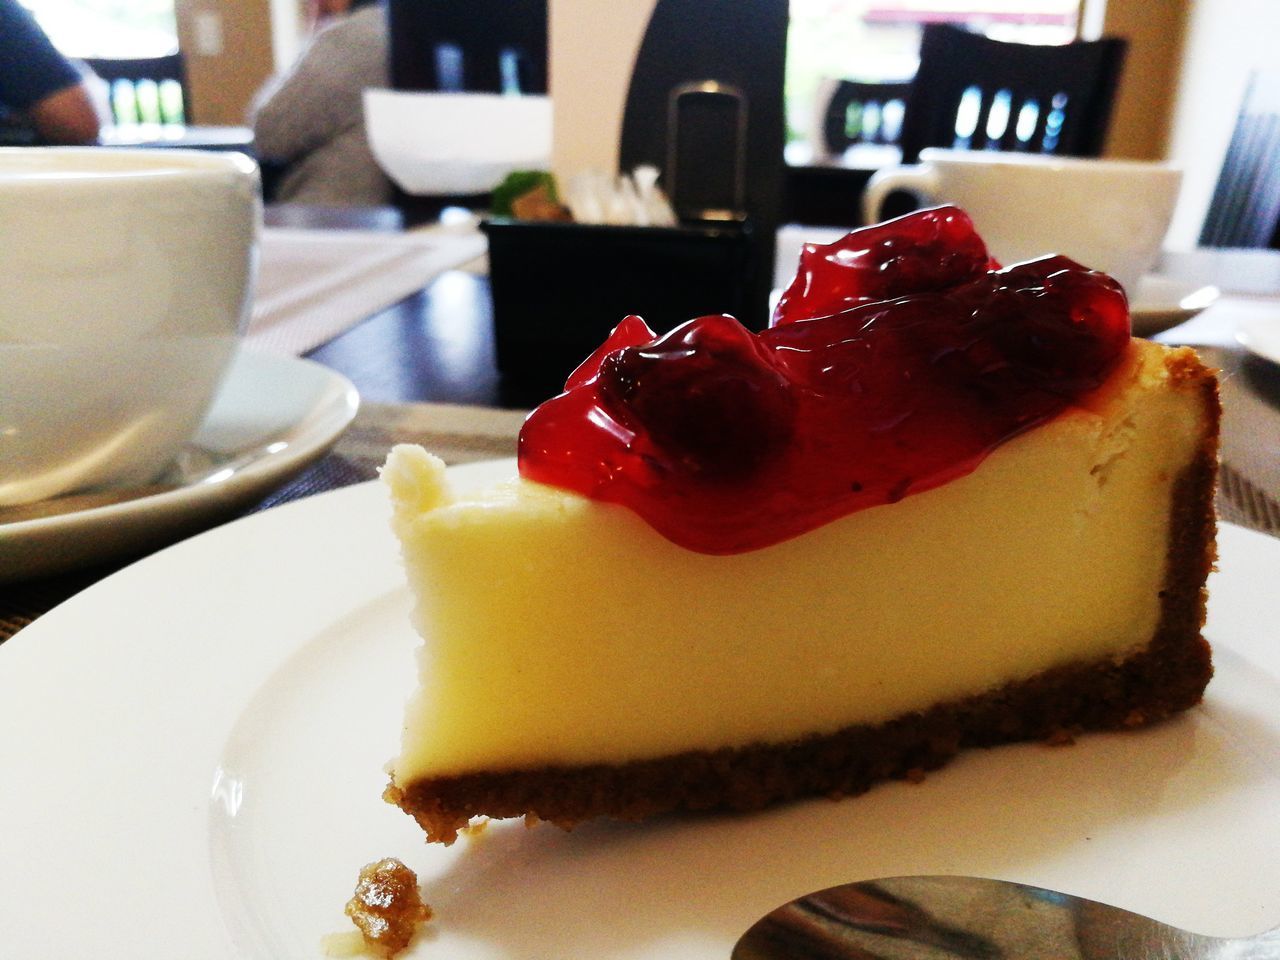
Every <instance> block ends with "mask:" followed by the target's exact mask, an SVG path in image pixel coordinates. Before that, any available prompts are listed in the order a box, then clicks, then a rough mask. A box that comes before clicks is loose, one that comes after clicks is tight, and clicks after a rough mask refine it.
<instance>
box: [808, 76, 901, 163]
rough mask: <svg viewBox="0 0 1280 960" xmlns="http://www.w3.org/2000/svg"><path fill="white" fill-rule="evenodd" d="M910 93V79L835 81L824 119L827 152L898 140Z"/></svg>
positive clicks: (837, 153)
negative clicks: (880, 81) (869, 81)
mask: <svg viewBox="0 0 1280 960" xmlns="http://www.w3.org/2000/svg"><path fill="white" fill-rule="evenodd" d="M910 96H911V83H910V81H907V82H903V83H859V82H856V81H853V80H836V81H834V83H832V84H831V88H830V96H829V97H828V98H827V100H826V105H825V107H824V108H823V113H822V121H821V131H822V146H823V148H824V149H825V151H826V153H827V154H828V155H831V156H837V157H838V156H840V155H841V154H842V153H844V152H845V151H846V150H848V149H849V148H850V147H852V146H854V145H856V144H863V143H866V144H896V143H898V141H899V139H900V138H901V136H902V122H903V119H904V118H905V116H906V106H907V101H908V99H909V98H910Z"/></svg>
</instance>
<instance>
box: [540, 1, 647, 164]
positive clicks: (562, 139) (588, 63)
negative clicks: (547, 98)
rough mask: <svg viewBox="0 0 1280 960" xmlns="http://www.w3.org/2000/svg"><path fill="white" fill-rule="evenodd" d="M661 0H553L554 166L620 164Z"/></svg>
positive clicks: (549, 55) (551, 42) (551, 53)
mask: <svg viewBox="0 0 1280 960" xmlns="http://www.w3.org/2000/svg"><path fill="white" fill-rule="evenodd" d="M655 6H657V0H628V2H625V3H616V2H611V0H550V24H549V27H550V29H549V36H548V43H549V46H550V51H549V54H548V58H549V60H550V74H551V80H550V86H551V109H552V113H553V121H552V122H553V123H554V131H553V144H552V163H551V166H552V169H553V170H554V171H555V173H556V175H557V177H559V178H560V180H561V182H562V183H563V182H564V181H565V180H566V179H567V178H568V177H570V176H572V175H573V174H575V173H579V172H581V171H583V170H587V169H592V168H595V169H600V170H605V171H609V172H612V171H615V170H617V169H618V145H619V141H620V138H621V136H622V111H623V107H624V106H625V104H626V99H627V88H628V86H629V85H630V83H631V72H632V70H633V69H634V68H635V63H636V54H637V53H638V52H639V50H640V41H641V40H642V39H643V37H644V31H645V28H646V27H647V26H648V25H649V17H650V16H651V15H652V13H653V8H654V7H655Z"/></svg>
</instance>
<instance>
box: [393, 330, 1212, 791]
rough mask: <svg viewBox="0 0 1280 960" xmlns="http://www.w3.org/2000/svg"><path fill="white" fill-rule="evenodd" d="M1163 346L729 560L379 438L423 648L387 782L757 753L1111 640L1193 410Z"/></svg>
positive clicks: (1153, 616) (987, 683) (1074, 657)
mask: <svg viewBox="0 0 1280 960" xmlns="http://www.w3.org/2000/svg"><path fill="white" fill-rule="evenodd" d="M1165 356H1166V351H1165V350H1164V348H1161V347H1158V346H1155V345H1152V344H1148V343H1145V342H1143V341H1134V343H1133V346H1132V347H1131V348H1130V357H1129V358H1128V359H1127V361H1126V363H1125V365H1124V366H1123V367H1122V368H1121V369H1119V370H1118V371H1117V372H1116V374H1115V375H1114V376H1113V377H1112V378H1111V380H1110V381H1109V382H1108V383H1107V384H1106V385H1105V386H1104V387H1103V388H1102V389H1101V390H1099V391H1097V392H1096V393H1095V394H1094V395H1092V396H1090V397H1089V398H1087V400H1086V402H1085V403H1084V404H1083V405H1082V406H1081V407H1075V408H1071V409H1070V410H1068V411H1067V412H1065V413H1063V414H1062V415H1060V416H1058V417H1057V418H1055V419H1054V420H1052V421H1051V422H1049V423H1047V424H1045V425H1044V426H1042V427H1039V428H1037V429H1035V430H1032V431H1030V432H1028V433H1026V434H1024V435H1022V436H1020V437H1018V438H1016V439H1014V440H1012V441H1010V442H1008V443H1006V444H1005V445H1003V446H1001V447H1000V448H998V449H997V450H995V451H994V452H993V453H992V454H991V455H990V456H989V457H988V458H987V459H986V461H984V462H983V464H982V465H981V466H980V467H979V468H978V469H977V470H976V471H974V472H973V473H971V474H969V475H967V476H964V477H961V478H959V479H957V480H954V481H952V482H950V483H948V484H946V485H944V486H942V487H938V488H936V489H933V490H930V491H928V492H925V493H921V494H917V495H914V496H910V497H907V498H906V499H904V500H902V501H900V502H898V503H895V504H892V505H888V506H883V507H873V508H871V509H867V510H863V511H860V512H858V513H854V514H851V515H849V516H847V517H844V518H842V519H840V520H837V521H835V522H833V523H830V524H828V525H826V526H824V527H821V528H819V529H816V530H813V531H811V532H809V533H806V534H803V535H801V536H798V537H795V538H793V539H791V540H787V541H784V542H782V543H779V544H776V545H774V546H771V547H768V548H765V549H761V550H756V551H751V552H747V553H740V554H734V555H729V556H708V555H705V554H700V553H695V552H691V551H688V550H685V549H683V548H681V547H678V546H676V545H674V544H672V543H671V542H670V541H668V540H666V539H664V538H663V537H662V536H660V535H659V534H657V533H656V532H654V530H653V529H652V528H650V527H649V526H648V525H647V524H645V523H644V522H643V521H642V520H640V519H639V518H638V517H637V516H635V515H634V514H633V513H631V512H630V511H629V510H627V509H626V508H623V507H620V506H616V505H611V504H607V503H600V502H596V501H591V500H587V499H585V498H582V497H580V496H577V495H575V494H571V493H566V492H563V491H561V490H557V489H553V488H550V487H546V486H542V485H539V484H536V483H532V482H529V481H522V480H513V481H511V482H509V483H506V484H503V485H500V486H498V487H496V488H494V489H492V490H489V491H486V492H484V493H481V494H476V495H468V496H466V497H460V498H455V497H454V496H453V494H452V493H451V492H450V491H449V489H448V483H447V479H446V477H445V473H444V466H443V464H442V463H441V462H440V461H439V460H437V459H435V458H433V457H431V456H429V455H428V454H426V453H425V452H424V451H422V450H421V449H419V448H412V447H399V448H397V449H396V450H395V451H394V452H393V454H392V456H391V458H390V459H389V461H388V465H387V468H386V470H385V471H384V474H383V475H384V478H385V479H386V481H387V482H388V483H389V484H390V486H391V490H392V494H393V499H394V502H395V524H396V532H397V533H398V535H399V536H400V538H401V541H402V545H403V550H404V556H405V561H406V564H407V567H408V573H409V577H410V580H411V582H412V583H414V584H415V585H416V586H417V590H418V597H417V607H416V610H415V614H414V617H415V623H416V625H417V626H418V628H419V630H420V631H421V632H422V633H423V635H424V636H425V637H426V638H427V642H426V644H425V645H424V647H423V650H422V652H421V654H420V671H421V687H420V689H419V691H418V692H417V693H416V694H415V696H414V697H413V699H412V701H411V702H410V704H409V706H408V710H407V714H406V720H405V730H404V736H403V741H402V749H401V754H400V756H399V758H398V759H397V760H396V761H395V762H394V779H395V782H396V783H397V784H399V785H402V786H405V785H407V784H409V783H412V782H413V781H415V780H417V779H420V778H424V777H438V776H452V775H460V774H466V773H470V772H474V771H480V770H487V771H495V770H504V769H506V770H517V769H530V768H536V767H540V766H544V765H550V764H557V765H575V764H589V763H592V764H593V763H624V762H627V761H632V760H642V759H647V758H656V757H661V756H665V755H669V754H675V753H681V752H685V751H691V750H700V749H717V748H721V747H726V746H727V747H738V746H744V747H745V746H749V745H752V744H758V743H782V742H787V741H789V740H793V739H797V738H802V737H808V736H812V735H815V734H822V733H830V732H835V731H837V730H839V729H842V728H844V727H847V726H850V725H855V724H875V723H879V722H882V721H885V720H888V719H890V718H892V717H895V716H898V715H900V714H903V713H907V712H911V711H915V710H919V709H923V708H925V707H927V706H929V705H932V704H935V703H940V702H949V701H954V700H957V699H960V698H963V697H966V696H971V695H975V694H980V693H983V692H985V691H988V690H991V689H993V688H996V687H999V686H1002V685H1003V684H1005V683H1007V682H1011V681H1017V680H1021V679H1026V678H1029V677H1032V676H1034V675H1036V674H1038V673H1040V672H1042V671H1044V670H1047V669H1050V668H1052V667H1055V666H1061V665H1066V664H1071V663H1077V662H1086V661H1093V660H1098V659H1107V658H1114V659H1121V658H1123V657H1125V656H1127V655H1129V654H1131V653H1133V652H1135V651H1136V650H1138V649H1139V648H1141V647H1143V646H1144V645H1145V644H1146V643H1147V642H1148V641H1149V639H1150V638H1151V636H1152V634H1153V632H1154V631H1155V627H1156V622H1157V618H1158V616H1159V605H1160V598H1159V593H1160V590H1161V587H1162V584H1163V582H1164V577H1165V556H1166V549H1167V541H1168V524H1169V520H1168V517H1169V513H1170V497H1171V493H1170V491H1171V488H1172V485H1173V482H1174V480H1175V479H1176V475H1177V473H1178V472H1179V471H1180V470H1181V469H1183V468H1184V467H1185V466H1186V464H1188V463H1189V462H1190V461H1191V460H1192V459H1193V458H1194V456H1195V452H1196V450H1197V446H1198V444H1199V443H1200V426H1201V424H1202V422H1203V419H1202V407H1201V403H1202V401H1201V400H1200V398H1199V397H1198V395H1197V394H1196V393H1195V392H1194V391H1193V390H1190V389H1178V385H1177V384H1174V385H1173V388H1172V389H1171V388H1170V387H1171V385H1170V384H1169V383H1168V382H1167V381H1168V379H1169V375H1168V373H1167V372H1166V367H1165V363H1164V361H1165ZM997 518H998V519H997ZM637 635H640V636H642V638H643V641H644V642H643V645H642V646H641V645H637V644H636V643H635V640H634V638H636V637H637Z"/></svg>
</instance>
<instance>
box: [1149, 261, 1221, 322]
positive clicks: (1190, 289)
mask: <svg viewBox="0 0 1280 960" xmlns="http://www.w3.org/2000/svg"><path fill="white" fill-rule="evenodd" d="M1217 299H1218V288H1217V287H1207V286H1203V285H1202V284H1197V283H1188V282H1186V281H1185V280H1178V279H1177V278H1175V277H1165V276H1160V275H1159V274H1154V273H1149V274H1147V275H1146V276H1145V277H1143V278H1142V279H1141V280H1139V281H1138V289H1137V291H1136V292H1135V293H1134V295H1133V297H1132V298H1130V301H1129V320H1130V323H1131V324H1132V325H1133V335H1134V336H1135V337H1152V336H1155V335H1156V334H1157V333H1163V332H1164V331H1165V330H1169V329H1171V328H1173V327H1176V326H1177V325H1178V324H1180V323H1186V322H1187V321H1188V320H1190V319H1191V318H1192V317H1194V316H1195V315H1196V314H1198V313H1200V312H1201V311H1203V310H1204V309H1205V308H1206V307H1208V306H1209V305H1210V304H1212V303H1213V302H1214V301H1215V300H1217Z"/></svg>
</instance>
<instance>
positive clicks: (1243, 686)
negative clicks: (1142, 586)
mask: <svg viewBox="0 0 1280 960" xmlns="http://www.w3.org/2000/svg"><path fill="white" fill-rule="evenodd" d="M509 469H510V464H509V462H507V463H506V464H503V465H499V466H498V467H496V468H495V467H494V466H493V465H491V464H483V465H477V466H472V467H466V468H459V469H457V470H455V471H454V475H455V479H457V480H458V481H459V482H460V483H463V484H467V483H473V482H481V481H485V480H487V479H490V478H492V477H493V476H494V475H495V470H497V471H498V472H501V473H506V472H508V471H509ZM388 515H389V510H388V508H387V506H386V504H385V500H384V495H383V492H382V491H381V489H379V487H378V485H377V484H366V485H361V486H357V487H350V488H347V489H344V490H340V491H337V492H334V493H330V494H325V495H322V496H317V497H312V498H308V499H306V500H302V501H297V502H295V503H291V504H287V505H285V506H282V507H279V508H276V509H273V510H268V511H265V512H263V513H260V514H255V515H253V516H251V517H249V518H246V519H242V520H239V521H236V522H234V523H231V524H228V525H226V526H223V527H220V528H217V529H215V530H212V531H209V532H207V533H204V534H201V535H200V536H197V537H193V538H191V539H189V540H186V541H184V542H182V543H180V544H177V545H175V546H174V547H171V548H169V549H167V550H164V551H162V552H160V553H158V554H155V555H152V556H150V557H148V558H146V559H144V560H142V561H140V562H139V563H137V564H135V565H134V566H132V567H129V568H127V569H125V570H123V571H121V572H120V573H118V574H116V575H115V576H113V577H111V578H109V579H107V580H104V581H102V582H101V583H99V584H98V585H96V586H94V587H92V588H90V589H89V590H87V591H85V592H84V593H82V594H80V595H79V596H77V597H74V598H72V599H71V600H69V601H68V602H67V603H65V604H63V605H62V606H61V607H59V608H57V609H55V610H54V611H52V612H50V613H49V614H47V615H46V616H44V617H43V618H41V619H40V620H37V621H36V622H35V623H34V624H32V625H31V626H29V627H27V628H26V629H25V630H23V631H21V632H19V633H18V634H17V636H15V637H14V638H13V639H12V640H10V641H9V642H8V643H6V644H4V645H3V646H0V771H3V777H4V784H5V786H4V789H0V824H4V834H3V836H4V841H3V849H4V856H3V859H0V864H3V866H2V867H0V930H3V931H4V944H5V953H6V955H11V956H14V957H34V956H40V957H67V958H78V960H83V958H98V957H122V958H123V957H128V958H130V960H153V958H154V960H161V958H163V960H169V958H171V957H175V956H181V957H183V958H184V960H206V958H207V960H213V958H217V960H228V958H255V960H256V958H261V960H282V958H312V957H319V956H320V955H321V948H320V940H321V937H322V936H323V935H324V934H326V933H330V932H334V931H340V930H343V929H344V928H346V929H349V924H348V923H347V921H346V919H345V918H344V917H343V916H342V906H343V904H344V903H345V902H346V900H347V898H348V897H349V896H350V894H351V890H352V888H353V886H354V884H355V877H356V872H357V870H358V868H359V867H360V866H361V865H362V864H364V863H366V862H368V861H370V860H373V859H375V858H378V857H382V856H399V857H401V858H402V859H404V860H405V861H406V862H407V863H408V864H409V865H410V866H411V867H413V868H414V869H415V870H417V871H418V873H419V876H420V878H421V880H422V881H423V883H424V885H425V889H426V893H427V897H428V899H429V900H430V902H431V903H432V904H433V905H434V906H435V907H436V909H437V920H436V921H435V922H434V923H433V924H432V925H431V926H430V927H429V928H428V931H429V932H428V933H427V934H426V935H424V936H423V937H422V938H421V940H420V941H419V942H418V943H417V944H416V945H415V947H414V949H413V950H412V951H411V953H410V955H411V956H413V957H418V958H436V957H438V958H448V960H478V958H484V960H495V958H508V957H509V958H566V957H574V958H588V957H590V958H624V957H625V958H633V960H640V958H644V960H659V958H661V960H725V958H727V957H728V953H729V946H730V944H731V943H732V942H733V941H734V940H735V939H736V937H737V936H738V935H739V934H740V933H741V932H742V931H743V930H745V929H746V928H747V927H748V926H749V925H750V924H751V923H752V922H753V921H754V920H756V919H757V918H758V917H759V916H760V915H762V914H763V913H765V912H766V911H767V910H769V909H771V908H772V907H774V906H776V905H778V904H780V903H782V902H783V901H785V900H788V899H790V898H792V897H794V896H797V895H799V894H802V893H805V892H807V891H809V890H814V889H818V888H820V887H825V886H828V885H831V884H834V883H839V882H843V881H849V880H857V879H865V878H868V877H875V876H885V875H895V874H904V873H949V872H954V873H967V874H981V875H987V876H995V877H1004V878H1008V879H1013V880H1022V881H1029V882H1032V883H1038V884H1044V885H1047V886H1050V887H1056V888H1059V889H1062V890H1066V891H1069V892H1073V893H1078V894H1085V895H1089V896H1093V897H1097V898H1100V899H1102V900H1106V901H1110V902H1112V903H1116V904H1120V905H1122V906H1125V907H1129V908H1131V909H1136V910H1140V911H1144V912H1146V913H1149V914H1151V915H1154V916H1156V917H1158V918H1160V919H1163V920H1167V921H1172V922H1175V923H1180V924H1183V925H1186V926H1189V927H1192V928H1199V929H1201V930H1203V931H1205V932H1208V933H1242V932H1246V931H1252V930H1260V929H1262V928H1264V927H1266V926H1268V925H1270V924H1274V923H1276V922H1280V903H1278V902H1277V901H1276V897H1275V891H1276V889H1277V885H1278V884H1280V827H1277V825H1276V816H1275V811H1276V809H1277V807H1278V805H1280V763H1278V762H1277V760H1278V759H1280V643H1277V640H1278V639H1280V638H1278V637H1277V626H1276V624H1277V623H1280V596H1277V592H1276V591H1275V590H1274V571H1275V570H1276V568H1277V565H1278V564H1280V541H1277V540H1274V539H1271V538H1269V537H1265V536H1263V535H1261V534H1256V533H1251V532H1248V531H1244V530H1241V529H1239V528H1236V527H1231V526H1226V527H1225V528H1224V529H1223V530H1222V536H1221V541H1222V542H1221V554H1222V558H1221V562H1220V567H1221V569H1220V571H1219V572H1218V573H1216V574H1215V575H1214V576H1213V580H1212V584H1211V587H1212V591H1213V593H1212V601H1211V614H1210V623H1209V627H1208V634H1209V636H1210V638H1211V640H1213V641H1214V643H1215V644H1216V647H1217V654H1216V657H1217V666H1218V673H1217V676H1216V677H1215V679H1214V681H1213V683H1212V685H1211V686H1210V690H1209V694H1208V696H1207V699H1206V701H1205V703H1204V704H1203V705H1202V706H1201V707H1199V708H1197V709H1195V710H1194V711H1192V712H1190V713H1189V714H1187V715H1185V716H1183V717H1181V718H1179V719H1177V720H1175V721H1172V722H1169V723H1166V724H1163V725H1161V726H1159V727H1157V728H1154V729H1149V730H1144V731H1138V732H1132V733H1125V734H1110V735H1093V736H1089V737H1084V738H1082V739H1081V740H1080V741H1079V742H1078V743H1077V744H1075V745H1074V746H1072V747H1066V748H1050V747H1045V746H1042V745H1023V746H1016V747H1006V748H1001V749H997V750H988V751H976V752H972V753H969V754H966V755H965V756H963V757H962V758H960V759H959V760H958V761H957V762H955V763H954V764H953V765H951V766H949V767H947V768H946V769H944V770H942V771H939V772H937V773H935V774H932V775H930V776H929V777H928V778H927V779H926V780H925V781H924V782H923V783H921V784H918V785H911V784H906V783H890V784H885V785H882V786H880V787H878V788H876V789H874V790H873V791H871V792H870V793H868V794H867V795H865V796H862V797H858V798H852V799H848V800H844V801H840V802H831V801H827V800H818V801H813V802H807V803H800V804H795V805H792V806H789V807H783V808H779V809H774V810H770V811H767V812H764V813H760V814H756V815H751V816H739V817H730V816H724V817H698V818H668V819H664V820H660V821H657V822H653V823H649V824H644V825H617V824H608V823H596V824H588V825H585V826H582V827H580V828H578V829H577V830H575V831H574V832H572V833H568V834H566V833H563V832H561V831H560V830H558V829H557V828H555V827H551V826H548V825H541V826H539V827H537V828H535V829H532V830H526V829H525V828H524V827H523V825H521V824H519V823H503V824H495V825H493V826H491V827H490V828H489V829H488V830H487V831H485V832H484V833H482V834H480V835H479V836H478V837H476V838H475V839H472V840H468V839H465V838H464V839H463V840H460V841H459V842H458V843H457V844H456V845H455V846H453V847H451V848H447V849H445V848H434V847H428V846H427V845H425V844H424V843H423V841H422V837H421V834H420V833H419V831H418V829H417V828H416V826H415V825H414V824H413V822H412V821H411V820H410V819H409V818H408V817H406V816H405V815H403V814H402V813H400V812H399V811H398V810H396V809H394V808H392V807H390V806H388V805H386V804H384V803H383V802H382V801H381V800H380V799H379V794H380V792H381V789H382V786H383V782H384V775H383V772H382V770H381V766H382V764H383V762H384V760H385V759H387V758H388V757H390V756H391V754H392V753H393V752H394V750H395V746H396V741H397V737H398V730H399V723H400V710H401V702H402V700H403V698H404V697H405V695H406V694H407V693H408V691H409V688H410V686H411V685H412V678H411V672H412V671H413V669H414V666H413V665H414V655H413V649H414V647H415V646H416V640H415V638H414V636H413V634H412V632H411V631H410V629H409V627H408V626H407V621H406V616H407V607H408V603H407V599H406V596H405V591H404V590H403V589H402V587H401V581H400V578H401V574H400V572H399V564H398V561H397V557H396V547H395V545H394V543H393V541H392V538H391V536H390V535H389V534H388V533H387V522H388Z"/></svg>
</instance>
